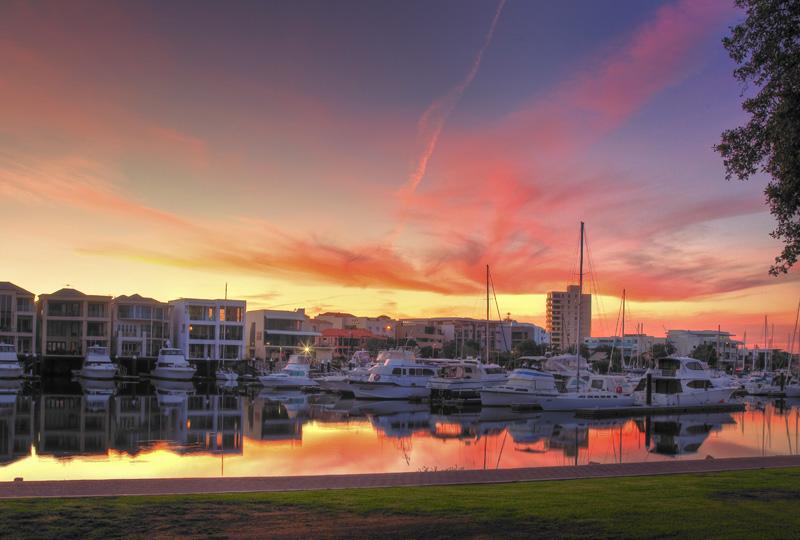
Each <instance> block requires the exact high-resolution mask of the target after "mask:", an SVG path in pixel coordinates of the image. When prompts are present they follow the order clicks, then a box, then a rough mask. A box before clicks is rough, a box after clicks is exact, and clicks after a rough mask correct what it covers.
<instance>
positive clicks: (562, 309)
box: [547, 285, 592, 352]
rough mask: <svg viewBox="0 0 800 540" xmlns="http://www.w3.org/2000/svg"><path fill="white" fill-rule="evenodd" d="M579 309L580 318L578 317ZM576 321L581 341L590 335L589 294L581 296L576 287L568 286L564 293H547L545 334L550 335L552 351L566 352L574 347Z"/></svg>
mask: <svg viewBox="0 0 800 540" xmlns="http://www.w3.org/2000/svg"><path fill="white" fill-rule="evenodd" d="M579 306H580V308H579ZM579 309H580V317H578V315H579ZM578 319H580V336H581V341H583V337H585V336H591V335H592V295H591V294H587V293H583V294H581V293H580V289H579V287H578V286H577V285H570V286H569V287H567V290H566V291H550V292H549V293H547V332H548V333H549V334H550V343H551V344H552V345H553V348H554V349H556V350H558V351H561V352H566V351H568V350H570V348H574V347H575V342H576V341H577V339H578Z"/></svg>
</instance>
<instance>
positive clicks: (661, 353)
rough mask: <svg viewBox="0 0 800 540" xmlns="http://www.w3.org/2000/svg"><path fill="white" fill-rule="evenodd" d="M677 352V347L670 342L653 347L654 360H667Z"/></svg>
mask: <svg viewBox="0 0 800 540" xmlns="http://www.w3.org/2000/svg"><path fill="white" fill-rule="evenodd" d="M674 352H675V347H674V346H673V345H672V343H670V342H666V343H656V344H655V345H653V359H654V360H658V359H659V358H665V357H667V356H669V355H671V354H672V353H674Z"/></svg>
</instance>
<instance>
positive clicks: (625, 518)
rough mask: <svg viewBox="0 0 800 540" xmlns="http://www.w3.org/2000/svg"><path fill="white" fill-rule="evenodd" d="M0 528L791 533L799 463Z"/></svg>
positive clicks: (172, 503)
mask: <svg viewBox="0 0 800 540" xmlns="http://www.w3.org/2000/svg"><path fill="white" fill-rule="evenodd" d="M0 525H2V527H3V529H2V531H1V532H0V535H2V536H6V535H8V536H9V537H15V538H50V537H60V538H109V537H114V536H126V537H153V538H156V537H173V536H182V537H194V536H198V535H204V536H214V537H226V536H238V537H292V536H302V537H306V538H331V537H380V538H410V537H441V538H445V537H451V536H457V537H483V538H489V537H519V538H530V537H536V536H542V537H544V536H547V537H550V538H577V537H580V538H589V537H591V538H595V537H600V538H664V537H675V538H700V537H701V538H725V539H729V538H750V539H756V538H758V539H760V538H798V537H800V469H797V468H793V469H772V470H764V471H744V472H730V473H713V474H704V475H679V476H657V477H642V478H613V479H593V480H570V481H561V482H531V483H520V484H497V485H476V486H452V487H420V488H392V489H356V490H331V491H304V492H285V493H257V494H225V495H193V496H163V497H118V498H95V499H61V500H54V499H34V500H11V501H2V502H0Z"/></svg>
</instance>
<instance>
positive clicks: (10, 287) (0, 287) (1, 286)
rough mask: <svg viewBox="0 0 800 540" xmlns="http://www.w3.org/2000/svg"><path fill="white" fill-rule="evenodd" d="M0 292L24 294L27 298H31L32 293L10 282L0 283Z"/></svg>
mask: <svg viewBox="0 0 800 540" xmlns="http://www.w3.org/2000/svg"><path fill="white" fill-rule="evenodd" d="M0 291H14V292H15V293H17V294H24V295H27V296H33V293H32V292H30V291H26V290H25V289H23V288H22V287H20V286H18V285H14V284H13V283H11V282H10V281H0Z"/></svg>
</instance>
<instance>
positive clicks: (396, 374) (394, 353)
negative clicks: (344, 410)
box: [349, 349, 436, 399]
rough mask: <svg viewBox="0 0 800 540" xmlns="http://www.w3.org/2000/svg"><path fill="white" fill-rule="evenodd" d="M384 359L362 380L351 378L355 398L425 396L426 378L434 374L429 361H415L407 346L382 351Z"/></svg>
mask: <svg viewBox="0 0 800 540" xmlns="http://www.w3.org/2000/svg"><path fill="white" fill-rule="evenodd" d="M378 359H379V360H381V359H382V360H383V363H382V364H379V365H378V366H376V367H375V368H373V369H372V370H371V372H370V374H369V377H368V378H367V380H365V381H352V380H351V381H350V383H349V388H350V389H351V390H352V392H353V395H354V396H355V398H356V399H427V398H428V396H429V395H430V390H429V389H428V381H429V380H430V379H431V377H433V376H435V375H436V368H435V367H434V366H432V365H428V364H424V363H421V362H417V360H416V358H415V357H414V354H413V353H412V352H410V351H406V350H398V349H396V350H391V351H385V354H382V355H381V356H379V358H378Z"/></svg>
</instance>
